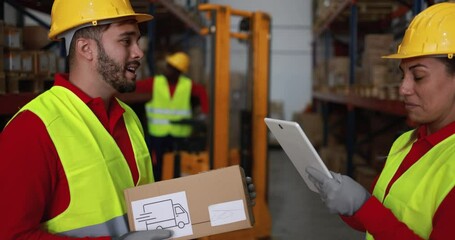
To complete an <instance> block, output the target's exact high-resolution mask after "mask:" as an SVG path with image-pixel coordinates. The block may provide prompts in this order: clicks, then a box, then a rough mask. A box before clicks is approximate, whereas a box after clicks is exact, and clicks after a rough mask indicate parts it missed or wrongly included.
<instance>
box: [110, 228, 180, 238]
mask: <svg viewBox="0 0 455 240" xmlns="http://www.w3.org/2000/svg"><path fill="white" fill-rule="evenodd" d="M172 234H173V232H172V230H166V229H156V230H147V231H136V232H129V233H127V234H124V235H122V236H120V237H117V238H112V240H162V239H168V238H170V237H172Z"/></svg>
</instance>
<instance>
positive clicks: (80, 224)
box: [20, 86, 153, 237]
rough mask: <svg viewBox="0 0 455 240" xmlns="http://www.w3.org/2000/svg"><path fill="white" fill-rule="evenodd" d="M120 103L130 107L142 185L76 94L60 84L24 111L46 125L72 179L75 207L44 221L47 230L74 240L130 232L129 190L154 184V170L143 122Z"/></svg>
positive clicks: (130, 125)
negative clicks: (128, 219)
mask: <svg viewBox="0 0 455 240" xmlns="http://www.w3.org/2000/svg"><path fill="white" fill-rule="evenodd" d="M118 102H119V104H120V105H121V106H122V107H123V108H124V109H125V113H124V114H123V118H124V121H125V125H126V129H127V131H128V134H129V136H130V139H131V143H132V145H133V151H134V156H135V159H136V164H137V167H138V171H139V180H138V182H137V183H134V182H133V178H132V175H131V171H130V169H129V166H128V163H127V161H126V159H125V157H124V156H123V154H122V152H121V150H120V148H119V147H118V145H117V143H116V142H115V140H114V139H113V138H112V136H111V135H110V134H109V132H108V131H107V130H106V129H105V128H104V126H103V125H102V124H101V122H100V121H99V120H98V118H97V117H96V116H95V114H94V113H93V112H92V111H91V110H90V108H89V107H88V106H87V105H86V104H85V103H84V102H82V101H81V100H80V98H79V97H77V96H76V95H75V94H74V93H72V92H71V91H70V90H68V89H66V88H64V87H60V86H54V87H52V88H51V89H50V90H48V91H46V92H44V93H43V94H41V95H40V96H38V97H37V98H35V99H34V100H33V101H31V102H30V103H28V104H27V105H26V106H24V107H23V108H22V109H21V110H20V111H24V110H29V111H32V112H33V113H34V114H36V115H37V116H38V117H39V118H40V119H41V120H42V121H43V123H44V124H45V126H46V128H47V131H48V133H49V136H50V137H51V139H52V142H53V143H54V145H55V148H56V150H57V153H58V155H59V157H60V160H61V162H62V165H63V169H64V170H65V175H66V178H67V179H68V186H69V192H70V203H69V206H68V208H67V209H66V210H65V211H64V212H62V213H61V214H59V215H58V216H56V217H54V218H52V219H50V220H49V221H47V222H45V223H43V225H42V227H43V229H45V230H47V231H49V232H51V233H58V234H61V235H66V236H71V237H87V236H91V237H95V236H120V235H122V234H124V233H126V232H128V224H127V221H126V209H127V208H126V206H125V200H124V194H123V190H124V189H126V188H130V187H134V186H136V185H141V184H146V183H152V182H153V172H152V166H151V160H150V155H149V152H148V149H147V146H146V144H145V141H144V135H143V131H142V127H141V124H140V122H139V119H138V118H137V116H136V115H135V113H134V112H133V111H132V109H131V108H129V107H128V106H127V105H126V104H124V103H122V102H120V101H119V100H118Z"/></svg>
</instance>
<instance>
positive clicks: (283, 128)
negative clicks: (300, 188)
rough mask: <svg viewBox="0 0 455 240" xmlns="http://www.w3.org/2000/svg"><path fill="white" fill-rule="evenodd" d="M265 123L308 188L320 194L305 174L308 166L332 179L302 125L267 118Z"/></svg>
mask: <svg viewBox="0 0 455 240" xmlns="http://www.w3.org/2000/svg"><path fill="white" fill-rule="evenodd" d="M264 121H265V123H266V124H267V127H268V128H269V129H270V131H271V132H272V134H273V135H274V136H275V138H276V139H277V141H278V143H279V144H280V145H281V147H282V148H283V150H284V152H285V153H286V155H287V156H288V157H289V159H290V160H291V162H292V163H293V164H294V167H295V168H296V169H297V171H298V172H299V173H300V176H301V177H302V178H303V180H304V181H305V183H306V184H307V186H308V187H309V188H310V189H311V190H312V191H313V192H318V190H317V188H316V187H315V186H314V184H313V183H312V182H311V181H310V180H309V179H308V174H307V173H306V172H305V168H306V167H307V166H312V167H314V168H316V169H318V170H320V171H321V172H323V173H325V174H327V176H328V177H330V178H332V175H331V174H330V172H329V170H328V169H327V167H326V166H325V164H324V162H322V160H321V158H320V157H319V154H318V152H316V149H314V147H313V145H312V144H311V142H310V140H309V139H308V137H307V136H306V135H305V133H304V132H303V130H302V128H301V127H300V125H299V124H298V123H296V122H291V121H285V120H279V119H272V118H265V119H264Z"/></svg>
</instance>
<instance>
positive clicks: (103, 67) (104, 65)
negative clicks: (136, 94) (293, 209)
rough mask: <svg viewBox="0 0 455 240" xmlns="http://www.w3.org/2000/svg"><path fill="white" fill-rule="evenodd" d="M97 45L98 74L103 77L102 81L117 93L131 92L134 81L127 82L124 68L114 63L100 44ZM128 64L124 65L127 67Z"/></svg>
mask: <svg viewBox="0 0 455 240" xmlns="http://www.w3.org/2000/svg"><path fill="white" fill-rule="evenodd" d="M97 45H98V50H99V53H98V66H97V70H98V73H99V74H100V75H101V76H102V77H103V80H104V81H105V82H106V83H108V84H109V85H111V86H112V87H113V88H114V89H115V90H117V92H119V93H126V92H133V91H134V90H135V89H136V83H135V81H134V80H133V81H131V82H130V81H128V79H126V77H125V75H124V73H125V71H126V70H125V67H123V66H122V65H120V64H118V63H116V62H115V61H114V59H112V58H110V57H109V56H108V55H107V53H106V51H104V48H103V47H102V46H101V44H100V43H99V42H98V41H97ZM128 64H129V63H127V64H126V66H128Z"/></svg>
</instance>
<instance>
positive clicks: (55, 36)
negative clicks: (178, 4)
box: [48, 13, 153, 41]
mask: <svg viewBox="0 0 455 240" xmlns="http://www.w3.org/2000/svg"><path fill="white" fill-rule="evenodd" d="M125 18H134V19H136V21H137V23H141V22H146V21H150V20H152V19H153V16H152V15H150V14H145V13H134V14H124V15H118V16H116V17H115V18H105V19H86V20H85V21H84V22H79V23H78V24H75V25H74V26H69V27H68V29H72V28H76V27H79V26H83V25H85V24H89V23H93V22H102V21H106V20H111V21H109V22H110V23H112V22H115V19H119V20H120V19H122V20H123V19H125ZM93 26H95V24H93ZM61 33H63V31H61V32H52V34H51V31H50V32H49V34H48V37H49V39H50V40H53V41H58V40H59V35H60V34H61Z"/></svg>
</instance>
